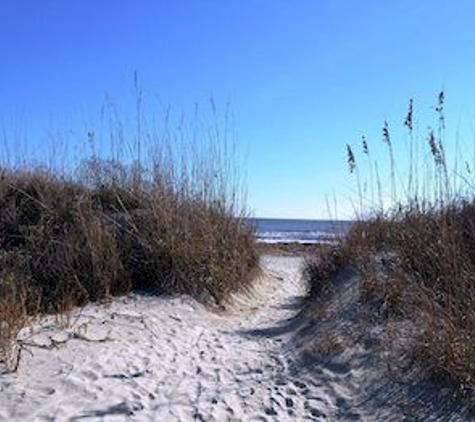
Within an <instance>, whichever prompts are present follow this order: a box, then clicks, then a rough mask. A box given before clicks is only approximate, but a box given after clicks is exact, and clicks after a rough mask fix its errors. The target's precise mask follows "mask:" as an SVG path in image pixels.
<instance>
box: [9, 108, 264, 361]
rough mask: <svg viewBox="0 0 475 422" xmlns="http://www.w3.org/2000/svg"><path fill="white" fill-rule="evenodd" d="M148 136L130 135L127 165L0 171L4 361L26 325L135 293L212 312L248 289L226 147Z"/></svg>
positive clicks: (249, 233)
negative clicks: (134, 145)
mask: <svg viewBox="0 0 475 422" xmlns="http://www.w3.org/2000/svg"><path fill="white" fill-rule="evenodd" d="M138 119H139V120H140V121H142V120H143V117H142V116H139V117H138ZM142 123H143V122H142ZM140 127H144V128H145V127H147V125H145V124H143V125H141V126H140ZM213 129H214V130H215V131H216V133H219V136H220V137H223V136H224V137H225V136H226V134H225V133H224V132H222V131H221V130H220V129H217V128H215V127H214V126H213ZM165 133H169V131H165ZM213 133H214V132H213ZM88 136H89V138H90V140H92V139H93V133H91V134H88ZM116 136H118V135H117V134H115V133H114V134H111V138H113V139H115V138H114V137H116ZM154 136H155V135H154V134H151V133H143V132H140V133H139V134H138V135H137V137H138V139H139V142H140V145H141V146H140V151H141V153H139V154H138V159H134V157H133V154H128V155H127V153H126V152H124V151H122V152H120V153H118V156H126V157H127V159H122V160H121V159H118V158H110V157H108V158H100V157H99V156H97V155H95V154H93V155H92V156H88V157H85V159H84V161H82V162H81V163H79V166H78V168H76V169H74V168H71V169H69V170H68V171H66V172H61V171H57V170H54V169H53V168H49V169H43V168H41V167H37V166H34V165H26V166H23V167H14V166H6V165H4V166H3V167H0V253H1V254H3V255H5V256H7V257H10V258H12V257H15V259H4V260H3V261H2V263H1V265H2V267H1V269H0V270H1V271H0V275H1V276H2V278H1V279H0V304H3V306H2V309H1V310H0V330H1V333H0V348H1V349H2V350H4V351H5V353H4V355H5V356H6V352H7V351H8V350H11V345H12V343H14V342H15V338H16V335H17V333H18V331H19V330H20V329H21V328H22V327H23V326H24V325H25V324H26V323H27V322H28V318H29V317H30V316H34V315H38V314H41V313H58V312H59V313H65V312H67V311H69V310H70V309H72V308H73V307H75V306H79V305H83V304H85V303H87V302H90V301H98V300H107V299H109V298H110V297H111V296H113V295H119V294H123V293H127V292H130V291H138V290H143V289H148V290H153V291H155V292H156V293H161V294H189V295H192V296H193V297H195V298H197V299H199V300H201V301H203V302H204V303H207V304H218V305H223V304H225V302H226V301H227V300H228V299H229V298H230V294H231V293H232V292H234V291H237V290H240V289H246V288H247V286H249V284H250V283H251V281H252V279H253V278H254V271H255V270H256V268H257V267H258V254H257V249H256V244H255V236H254V232H253V229H251V228H250V227H249V226H248V225H247V224H246V222H245V217H246V211H245V204H244V203H243V202H242V201H241V193H240V191H239V189H240V188H241V186H240V182H239V174H238V173H237V172H238V171H239V169H237V168H235V167H234V164H233V158H232V157H231V158H230V157H228V151H232V148H231V147H230V146H229V145H227V144H226V142H227V141H226V140H225V139H222V138H219V139H215V138H212V139H210V140H205V141H203V142H201V143H200V141H199V139H197V138H196V134H194V137H193V139H191V140H189V143H187V142H188V141H187V139H186V138H185V135H184V134H183V133H180V139H182V138H183V139H184V140H183V139H182V140H183V143H181V144H180V142H181V141H180V142H178V141H177V139H176V138H174V137H171V139H165V140H163V139H154ZM167 136H169V135H167ZM145 139H147V140H148V141H149V142H150V145H148V150H147V153H148V154H147V159H145V158H142V159H140V157H141V155H142V156H143V155H145V154H144V152H145V151H146V149H145V147H146V142H145ZM124 148H125V147H124ZM12 286H14V288H13V287H12ZM20 287H21V288H20ZM4 360H5V359H4Z"/></svg>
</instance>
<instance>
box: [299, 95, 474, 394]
mask: <svg viewBox="0 0 475 422" xmlns="http://www.w3.org/2000/svg"><path fill="white" fill-rule="evenodd" d="M444 104H445V94H444V93H443V92H442V93H440V94H439V96H438V101H437V105H436V107H435V111H436V113H437V126H438V127H437V128H436V129H435V130H434V129H432V128H429V133H428V136H427V138H426V139H423V140H422V141H421V140H417V139H415V138H414V133H413V118H414V115H413V113H414V109H413V101H412V100H411V102H410V106H409V112H408V115H407V117H406V120H405V122H404V125H405V126H406V127H407V129H408V131H409V136H408V142H406V144H405V145H404V144H403V146H402V148H405V149H404V151H405V152H406V153H409V156H408V157H407V158H408V159H407V160H403V161H404V163H402V164H403V165H407V169H405V170H404V169H401V167H399V168H396V166H397V165H398V164H399V163H398V162H397V160H396V158H395V157H396V156H397V157H400V155H397V154H396V153H395V148H396V147H397V146H398V145H397V143H396V142H395V141H394V139H393V138H392V137H391V135H390V132H389V125H388V123H387V122H385V123H384V126H383V130H382V135H383V139H382V140H383V142H384V144H386V145H387V148H388V154H389V164H390V168H389V170H388V173H389V178H390V183H389V184H388V185H389V186H390V194H388V195H386V197H387V198H390V199H391V203H390V207H389V211H383V210H384V209H385V207H384V206H383V205H384V204H383V201H382V199H381V200H380V204H379V206H376V205H374V200H373V193H377V194H378V195H377V196H379V197H380V198H383V196H384V194H383V192H382V191H381V186H382V183H381V181H380V180H379V179H377V180H376V185H377V189H375V188H374V187H373V186H372V185H371V184H372V183H373V182H375V180H374V179H370V186H371V190H370V196H371V198H370V200H369V203H370V204H371V205H370V206H369V208H368V209H367V210H364V209H363V203H365V202H368V198H367V197H365V194H366V193H367V192H366V191H365V189H363V188H362V186H361V185H362V182H361V179H360V177H361V174H360V173H359V172H358V170H359V169H360V170H361V168H359V164H360V163H359V161H358V157H357V156H356V153H355V149H354V148H351V147H350V146H347V162H348V165H349V170H350V172H351V173H354V174H355V175H356V179H355V180H356V183H357V184H358V192H359V195H360V198H359V201H358V203H359V204H360V210H358V212H359V215H358V218H357V219H356V221H355V223H354V224H353V226H352V228H351V230H350V232H349V233H348V235H347V237H346V239H345V240H344V242H343V244H342V247H341V251H340V254H341V255H342V256H345V257H346V259H345V260H344V261H342V260H337V259H334V258H333V257H332V256H330V257H329V261H328V262H325V261H321V262H320V264H318V265H317V264H312V265H309V266H308V267H307V274H308V277H309V279H310V285H311V286H312V287H311V289H310V294H316V293H318V291H319V290H320V286H321V284H322V280H324V279H328V278H329V277H331V276H332V275H333V274H335V271H337V269H338V267H340V266H342V265H344V264H345V263H349V264H351V265H353V266H355V267H357V268H359V270H360V272H361V274H362V283H361V293H362V295H361V297H362V298H363V300H365V301H367V302H371V304H374V305H376V306H368V309H369V310H371V311H372V312H376V313H377V314H378V316H382V317H383V318H385V321H386V322H387V324H385V326H386V331H387V330H389V328H388V327H401V330H406V331H404V332H403V331H401V332H398V333H396V334H394V335H393V334H391V336H392V337H394V336H396V337H397V336H402V337H404V338H405V341H404V343H403V347H405V348H406V350H399V351H398V352H397V353H404V354H406V355H408V356H411V358H413V359H415V361H418V362H420V363H422V364H423V365H424V366H425V367H426V368H428V369H429V371H430V373H431V374H432V375H434V376H437V377H444V378H445V379H449V380H451V381H454V382H456V383H457V384H458V385H459V386H460V388H461V389H462V391H466V392H467V391H470V392H471V393H470V394H471V395H470V396H469V397H470V398H471V399H472V400H473V391H474V389H475V200H473V199H472V198H473V190H472V189H473V185H472V184H471V182H470V180H472V176H471V169H470V166H469V165H468V164H467V165H466V167H467V169H466V174H461V171H460V170H459V171H458V173H454V174H452V173H451V171H450V169H449V166H448V165H447V155H446V154H447V148H446V145H445V141H444V136H445V116H444ZM421 142H423V144H421ZM421 146H424V148H421ZM422 149H424V158H421V157H417V155H416V152H417V151H421V150H422ZM369 151H370V147H369V145H368V141H367V139H366V138H363V154H364V155H365V156H366V157H365V159H367V160H366V161H367V162H368V163H369V164H368V169H369V171H370V172H372V171H373V170H374V169H375V168H376V169H377V168H378V166H377V162H376V161H374V162H373V161H371V159H372V158H371V155H370V152H369ZM418 163H419V165H420V164H421V163H424V169H425V173H424V172H423V171H422V170H421V169H419V170H417V171H416V166H417V164H418ZM454 168H455V169H457V168H460V166H458V165H457V163H455V165H454ZM401 174H406V175H407V176H408V180H407V184H404V183H403V182H402V180H401V179H399V178H398V177H396V175H401ZM373 175H374V173H370V178H371V177H372V176H373ZM398 183H400V185H401V186H399V185H398ZM367 185H368V184H367V183H365V184H364V186H367ZM401 194H402V195H403V197H402V199H401V198H400V197H399V198H398V196H399V195H401ZM404 195H405V197H404ZM335 267H336V268H335ZM314 286H315V287H314ZM404 321H406V322H409V323H410V327H411V329H410V330H407V324H403V323H402V322H404ZM398 322H401V323H398ZM383 325H384V324H383ZM402 327H406V328H402ZM383 334H384V333H383ZM386 334H388V333H387V332H386Z"/></svg>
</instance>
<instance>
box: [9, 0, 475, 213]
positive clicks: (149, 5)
mask: <svg viewBox="0 0 475 422" xmlns="http://www.w3.org/2000/svg"><path fill="white" fill-rule="evenodd" d="M474 16H475V2H473V1H469V0H460V1H459V0H454V1H446V0H445V1H442V0H430V1H429V0H419V1H415V0H413V1H409V0H398V1H394V0H380V1H369V0H300V1H290V0H252V1H251V0H240V1H237V0H236V1H233V0H228V1H225V0H208V1H201V2H199V1H191V0H189V1H181V0H175V1H158V0H154V1H152V0H149V1H144V0H136V1H133V2H132V1H125V0H124V1H120V2H119V1H112V0H101V1H92V0H82V1H71V0H70V1H65V0H48V1H41V2H39V1H36V2H32V1H26V0H2V2H1V3H0V23H1V24H0V54H1V56H0V57H1V65H0V119H1V121H2V122H3V125H4V127H7V129H8V130H7V131H10V128H11V127H13V128H14V129H15V125H17V126H21V127H28V128H29V129H28V130H26V129H25V132H26V133H25V136H24V138H26V140H23V141H22V142H26V143H29V144H30V148H31V149H32V150H34V149H39V150H41V149H42V148H44V147H45V146H44V144H43V143H44V142H47V136H45V134H46V133H47V132H48V130H50V129H51V125H56V126H57V127H58V128H60V129H61V128H63V127H69V126H77V127H75V129H76V131H75V132H74V133H81V130H86V127H87V124H88V123H87V122H88V121H89V120H90V119H93V117H92V116H94V115H95V114H98V113H99V112H100V108H101V104H102V103H103V101H104V96H105V93H109V94H110V95H111V96H112V97H113V98H115V99H117V100H118V101H119V102H122V101H123V102H127V101H128V100H129V99H130V98H131V91H132V90H131V80H132V77H133V74H134V71H137V72H138V74H139V75H140V79H141V81H142V84H143V86H144V88H145V90H146V93H147V95H150V96H153V97H154V98H157V99H158V100H157V101H158V102H159V103H161V104H172V106H173V107H174V108H175V109H181V108H183V109H186V108H187V107H189V106H190V105H192V104H195V103H202V102H206V100H207V99H208V98H209V96H210V93H212V94H213V97H214V98H215V100H216V102H217V103H218V106H219V105H220V104H221V105H222V104H225V103H226V102H227V101H230V102H231V106H232V109H233V113H234V115H235V118H236V129H237V131H238V133H239V139H240V142H241V145H242V148H243V150H245V151H247V157H248V158H247V179H248V197H249V205H250V207H251V208H252V209H253V210H254V213H255V215H257V216H261V217H269V216H274V217H293V218H299V217H306V218H322V217H323V218H325V217H328V213H327V205H326V197H327V196H330V197H333V196H335V197H336V198H337V202H338V208H339V210H340V214H341V215H342V216H349V215H350V213H351V203H350V202H351V201H350V200H349V199H348V198H349V197H350V198H351V197H352V195H354V194H353V193H352V192H353V191H352V189H353V188H354V183H353V180H352V178H351V177H350V176H349V175H348V172H347V167H346V162H345V145H346V143H357V142H358V139H359V138H360V136H361V135H362V134H367V136H368V139H369V140H370V143H371V147H372V148H373V150H375V151H379V152H381V153H382V149H383V148H384V145H383V144H382V142H381V140H380V128H381V123H382V121H383V120H384V119H388V120H389V121H390V122H394V124H396V125H399V126H401V122H402V120H403V118H404V115H405V112H406V108H407V102H408V100H409V98H414V101H415V104H416V110H417V111H418V113H419V114H418V115H419V116H420V118H421V121H425V120H424V119H425V118H426V116H430V106H431V105H432V104H433V103H434V101H435V98H436V95H437V93H438V91H439V90H441V89H445V90H446V92H447V99H448V106H447V107H448V108H447V115H448V116H447V117H448V121H449V122H450V124H451V125H452V126H449V129H450V130H454V131H456V130H460V128H461V125H462V123H460V122H465V123H464V124H470V123H471V121H473V117H474V116H473V113H474V111H475V95H474V94H475V49H474V46H475V25H473V17H474ZM124 110H125V113H127V110H129V109H128V108H127V107H125V108H124ZM427 118H429V117H427ZM52 122H54V123H52ZM424 125H425V123H421V127H424ZM20 132H21V131H20ZM17 133H18V130H17ZM19 138H21V137H19ZM19 141H20V140H19ZM383 182H384V181H383Z"/></svg>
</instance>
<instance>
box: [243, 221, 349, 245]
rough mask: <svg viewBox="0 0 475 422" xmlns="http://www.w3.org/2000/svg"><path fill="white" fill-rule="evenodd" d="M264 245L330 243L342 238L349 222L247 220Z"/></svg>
mask: <svg viewBox="0 0 475 422" xmlns="http://www.w3.org/2000/svg"><path fill="white" fill-rule="evenodd" d="M248 222H249V224H251V225H252V226H253V227H254V228H255V229H256V234H257V238H258V240H259V241H260V242H264V243H291V242H295V243H331V242H334V241H335V240H336V239H337V238H338V237H341V236H344V235H345V234H346V233H347V232H348V230H349V228H350V226H351V222H350V221H330V220H290V219H275V218H250V219H248Z"/></svg>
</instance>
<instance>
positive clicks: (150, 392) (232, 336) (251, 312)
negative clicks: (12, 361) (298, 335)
mask: <svg viewBox="0 0 475 422" xmlns="http://www.w3.org/2000/svg"><path fill="white" fill-rule="evenodd" d="M302 265H303V261H302V260H301V259H299V258H282V257H279V258H277V257H263V259H262V267H263V268H264V271H265V274H266V276H265V277H263V280H262V281H261V282H260V283H258V288H257V289H256V292H255V294H254V297H253V298H251V299H249V298H248V299H246V300H241V301H237V304H236V308H235V309H233V310H231V311H227V312H225V313H222V314H216V313H212V312H209V311H208V310H206V309H205V308H204V307H203V306H201V305H199V304H197V303H196V302H194V301H192V300H191V299H188V298H175V299H163V298H156V297H146V296H136V295H133V296H130V297H127V298H121V299H118V300H115V301H114V302H113V303H112V304H111V305H110V306H108V307H105V306H97V305H94V306H89V307H87V308H86V309H84V310H83V311H82V312H81V315H80V316H79V317H77V320H74V324H73V326H72V327H70V328H63V329H61V328H58V324H57V321H54V320H49V321H48V320H46V321H44V322H43V323H42V324H41V326H40V327H36V328H35V329H34V331H33V332H31V333H24V335H23V337H24V342H25V344H27V346H26V348H25V351H24V353H23V359H22V363H21V365H20V368H19V370H18V372H17V373H16V374H4V375H1V376H0V419H1V420H8V421H13V420H17V421H27V420H42V421H47V420H59V421H61V420H154V421H167V422H168V421H175V420H179V421H188V420H198V421H199V420H202V421H228V420H245V421H253V420H255V421H258V420H262V421H264V420H279V421H285V420H312V419H314V420H315V419H320V418H323V417H324V416H325V415H326V414H327V415H328V416H329V415H330V412H331V410H332V408H333V404H332V403H330V402H329V401H327V400H326V399H325V395H323V396H322V394H321V393H322V390H321V388H319V386H318V385H313V384H312V383H311V382H307V381H303V380H302V379H301V377H300V376H298V371H297V372H296V371H295V368H294V366H295V365H294V364H293V362H292V354H291V353H290V350H289V343H290V342H289V340H290V338H291V335H292V332H293V328H295V327H294V326H293V325H294V324H295V323H296V322H295V319H292V317H293V316H295V314H296V312H297V310H298V304H299V301H300V299H301V297H302V295H303V285H302V282H301V280H300V270H301V267H302ZM292 374H294V375H292ZM322 397H323V398H322Z"/></svg>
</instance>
